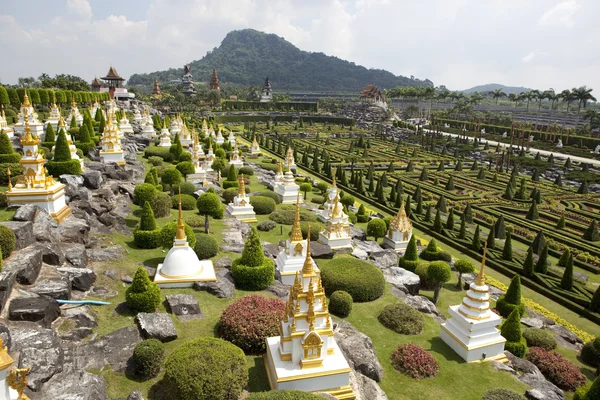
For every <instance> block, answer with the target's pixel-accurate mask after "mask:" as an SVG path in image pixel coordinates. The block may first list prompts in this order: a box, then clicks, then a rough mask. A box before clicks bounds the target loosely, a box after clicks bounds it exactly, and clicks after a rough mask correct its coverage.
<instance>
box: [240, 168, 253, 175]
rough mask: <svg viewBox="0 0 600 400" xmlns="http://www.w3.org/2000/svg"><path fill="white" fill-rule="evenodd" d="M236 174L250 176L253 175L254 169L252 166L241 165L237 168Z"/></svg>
mask: <svg viewBox="0 0 600 400" xmlns="http://www.w3.org/2000/svg"><path fill="white" fill-rule="evenodd" d="M238 175H244V176H252V175H254V169H252V167H241V168H240V169H238Z"/></svg>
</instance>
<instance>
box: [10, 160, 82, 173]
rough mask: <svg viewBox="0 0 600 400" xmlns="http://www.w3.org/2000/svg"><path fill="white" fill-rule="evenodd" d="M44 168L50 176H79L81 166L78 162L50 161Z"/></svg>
mask: <svg viewBox="0 0 600 400" xmlns="http://www.w3.org/2000/svg"><path fill="white" fill-rule="evenodd" d="M46 168H47V169H48V175H52V176H61V175H81V164H80V163H79V160H68V161H54V160H52V161H48V162H47V163H46ZM11 172H12V170H11Z"/></svg>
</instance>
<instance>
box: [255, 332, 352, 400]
mask: <svg viewBox="0 0 600 400" xmlns="http://www.w3.org/2000/svg"><path fill="white" fill-rule="evenodd" d="M279 341H280V337H279V336H276V337H270V338H267V339H266V342H267V354H266V355H264V356H263V358H264V361H265V366H266V369H267V376H268V378H269V385H270V386H271V390H301V391H303V392H324V393H329V394H330V395H332V396H333V397H335V398H336V399H339V400H345V399H354V398H355V397H356V396H355V395H354V392H353V391H352V388H351V387H350V371H351V369H350V366H349V365H348V362H347V361H346V359H345V358H344V355H343V354H342V352H341V350H340V349H339V347H338V345H337V343H336V342H335V341H334V340H332V341H331V344H330V345H329V346H330V348H329V350H330V352H329V354H328V355H327V357H325V358H324V359H323V362H322V364H321V365H320V366H317V367H312V368H301V367H300V366H299V365H297V364H295V363H293V362H292V361H284V360H282V359H281V357H280V355H279V354H280V353H279V348H280V343H279Z"/></svg>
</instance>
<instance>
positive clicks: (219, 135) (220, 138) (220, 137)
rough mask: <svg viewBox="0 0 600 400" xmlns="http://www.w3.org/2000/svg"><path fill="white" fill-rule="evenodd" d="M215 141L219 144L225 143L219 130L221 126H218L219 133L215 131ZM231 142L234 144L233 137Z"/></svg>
mask: <svg viewBox="0 0 600 400" xmlns="http://www.w3.org/2000/svg"><path fill="white" fill-rule="evenodd" d="M215 142H217V144H219V145H221V144H223V143H225V138H224V137H223V132H222V131H221V128H219V133H217V138H216V139H215ZM232 144H235V138H234V139H233V143H232Z"/></svg>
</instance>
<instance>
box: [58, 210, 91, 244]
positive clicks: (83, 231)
mask: <svg viewBox="0 0 600 400" xmlns="http://www.w3.org/2000/svg"><path fill="white" fill-rule="evenodd" d="M89 231H90V224H89V223H88V222H87V221H86V220H84V219H80V218H75V216H74V215H70V216H68V217H67V218H65V220H64V221H63V222H62V223H61V224H60V225H59V226H58V234H59V237H60V241H61V242H68V243H81V244H87V242H88V233H89Z"/></svg>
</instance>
